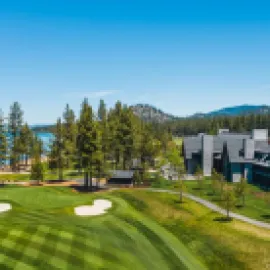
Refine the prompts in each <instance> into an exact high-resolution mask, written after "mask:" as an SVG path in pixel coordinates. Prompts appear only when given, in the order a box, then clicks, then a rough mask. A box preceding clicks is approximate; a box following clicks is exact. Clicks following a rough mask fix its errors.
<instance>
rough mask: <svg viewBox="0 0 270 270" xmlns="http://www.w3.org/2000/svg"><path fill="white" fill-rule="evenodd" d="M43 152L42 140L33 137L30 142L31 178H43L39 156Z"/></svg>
mask: <svg viewBox="0 0 270 270" xmlns="http://www.w3.org/2000/svg"><path fill="white" fill-rule="evenodd" d="M42 153H43V144H42V141H41V140H39V139H38V138H37V137H34V139H33V142H32V152H31V157H32V164H31V176H30V178H31V180H39V181H43V180H44V173H45V172H44V165H43V164H42V161H41V156H42Z"/></svg>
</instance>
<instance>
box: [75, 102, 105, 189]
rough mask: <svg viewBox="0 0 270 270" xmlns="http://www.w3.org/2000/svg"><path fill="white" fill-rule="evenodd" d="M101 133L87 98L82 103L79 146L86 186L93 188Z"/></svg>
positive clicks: (79, 122)
mask: <svg viewBox="0 0 270 270" xmlns="http://www.w3.org/2000/svg"><path fill="white" fill-rule="evenodd" d="M100 140H101V134H100V131H99V129H98V123H97V121H96V120H95V118H94V113H93V109H92V107H91V106H90V105H89V104H88V100H87V99H85V100H84V101H83V103H82V108H81V113H80V118H79V121H78V140H77V147H78V152H79V156H80V159H81V164H82V167H83V169H84V173H85V183H84V184H85V188H86V189H87V190H88V187H89V180H90V190H92V186H93V183H92V179H93V175H94V173H95V172H96V165H97V159H98V156H99V154H100V151H101V141H100Z"/></svg>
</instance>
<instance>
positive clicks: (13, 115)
mask: <svg viewBox="0 0 270 270" xmlns="http://www.w3.org/2000/svg"><path fill="white" fill-rule="evenodd" d="M22 124H23V111H22V109H21V105H20V104H19V103H18V102H14V103H13V104H12V105H11V107H10V113H9V123H8V128H9V135H10V136H11V140H10V141H11V146H10V149H11V155H10V166H11V167H12V170H13V171H15V170H17V166H18V163H19V158H20V146H19V141H18V137H19V136H20V132H21V128H22Z"/></svg>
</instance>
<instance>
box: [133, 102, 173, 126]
mask: <svg viewBox="0 0 270 270" xmlns="http://www.w3.org/2000/svg"><path fill="white" fill-rule="evenodd" d="M131 108H132V110H133V112H134V114H135V115H137V116H138V117H139V118H141V119H142V120H143V121H145V122H156V123H164V122H166V121H170V120H175V119H177V118H178V117H176V116H173V115H172V114H168V113H165V112H163V111H162V110H160V109H157V108H156V107H154V106H152V105H149V104H136V105H134V106H131Z"/></svg>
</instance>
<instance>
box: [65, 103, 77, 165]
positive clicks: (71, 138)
mask: <svg viewBox="0 0 270 270" xmlns="http://www.w3.org/2000/svg"><path fill="white" fill-rule="evenodd" d="M76 139H77V125H76V119H75V114H74V111H73V110H72V109H70V107H69V105H68V104H67V105H66V108H65V111H64V113H63V147H64V155H65V167H67V168H71V167H72V165H73V161H74V156H75V152H76Z"/></svg>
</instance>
